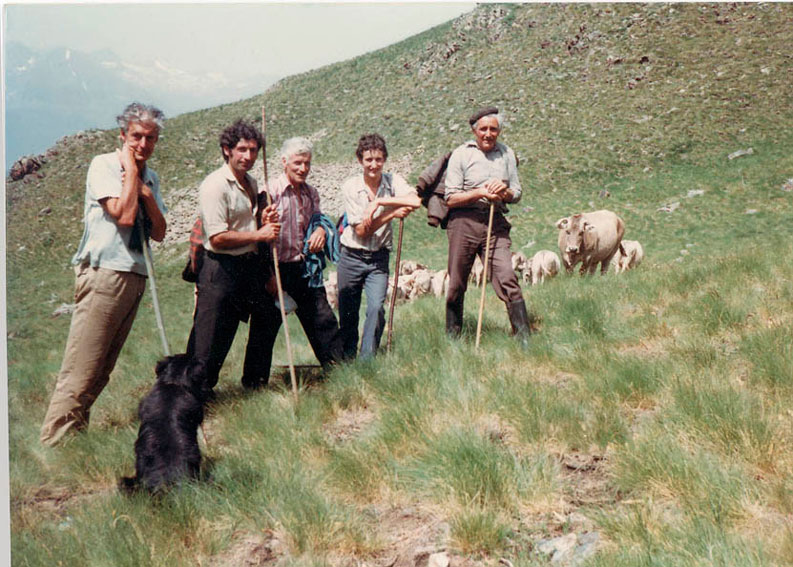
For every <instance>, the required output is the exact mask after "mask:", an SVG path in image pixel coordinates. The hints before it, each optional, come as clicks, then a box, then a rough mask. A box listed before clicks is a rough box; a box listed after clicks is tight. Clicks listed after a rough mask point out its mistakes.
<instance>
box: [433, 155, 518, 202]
mask: <svg viewBox="0 0 793 567" xmlns="http://www.w3.org/2000/svg"><path fill="white" fill-rule="evenodd" d="M489 179H502V180H504V181H508V183H509V188H510V190H511V191H513V193H514V195H515V196H514V198H513V199H512V201H510V202H511V203H517V202H518V201H520V197H521V194H522V189H521V186H520V179H518V165H517V160H516V159H515V153H514V152H513V151H512V150H511V149H510V148H509V147H507V146H505V145H504V144H502V143H501V142H496V147H495V148H493V149H492V150H491V151H489V152H487V153H484V152H483V151H482V150H480V149H479V146H477V145H476V141H474V140H471V141H469V142H466V143H465V144H463V145H461V146H459V147H458V148H457V149H456V150H454V151H453V152H452V155H451V157H449V165H448V166H447V168H446V181H445V183H446V195H445V197H446V200H447V201H448V200H449V197H450V196H451V195H454V194H455V193H463V192H465V191H470V190H471V189H474V188H476V187H481V186H482V185H484V184H485V182H486V181H488V180H489ZM471 206H472V207H473V206H479V207H482V208H487V207H488V206H489V201H487V199H484V198H482V199H480V200H478V201H477V202H476V204H471ZM500 208H503V205H502V206H501V207H500Z"/></svg>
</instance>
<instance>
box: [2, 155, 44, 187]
mask: <svg viewBox="0 0 793 567" xmlns="http://www.w3.org/2000/svg"><path fill="white" fill-rule="evenodd" d="M45 163H47V159H46V158H45V157H44V156H43V155H38V156H23V157H21V158H19V159H18V160H17V161H15V162H14V165H12V166H11V170H10V171H9V172H8V176H9V177H10V178H11V181H19V180H20V179H24V177H25V176H26V175H30V174H32V173H36V172H37V171H38V170H39V169H41V166H42V165H44V164H45ZM38 175H40V176H41V177H43V176H44V174H43V173H39V174H38Z"/></svg>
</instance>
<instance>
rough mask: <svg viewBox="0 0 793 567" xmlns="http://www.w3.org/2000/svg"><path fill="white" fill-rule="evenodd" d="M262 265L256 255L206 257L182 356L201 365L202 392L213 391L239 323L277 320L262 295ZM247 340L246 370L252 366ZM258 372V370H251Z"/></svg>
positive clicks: (277, 314) (274, 311)
mask: <svg viewBox="0 0 793 567" xmlns="http://www.w3.org/2000/svg"><path fill="white" fill-rule="evenodd" d="M262 274H263V269H262V261H261V260H260V258H259V257H258V256H257V255H253V254H245V255H243V256H231V255H229V254H216V253H213V252H207V254H206V256H205V257H204V261H203V264H202V266H201V270H200V272H199V274H198V282H197V284H196V285H197V287H198V297H197V299H196V308H195V313H194V315H193V328H192V330H191V331H190V338H189V339H188V342H187V354H188V355H190V356H192V357H193V358H195V359H196V360H197V361H198V362H200V363H201V364H202V366H203V371H204V372H205V374H206V378H205V383H206V385H207V387H209V388H213V387H214V386H215V385H216V384H217V382H218V375H219V374H220V369H221V367H222V366H223V362H224V361H225V360H226V356H227V355H228V352H229V349H231V344H232V342H233V341H234V336H235V335H236V333H237V327H238V326H239V323H240V321H247V319H248V315H249V314H250V317H251V320H256V321H260V322H261V321H265V320H272V319H277V320H278V321H279V323H280V319H281V316H280V314H279V313H278V310H277V309H276V308H275V305H273V300H272V298H271V297H270V296H269V294H267V292H266V291H265V290H264V284H265V283H266V282H265V281H264V278H263V277H262ZM252 346H254V347H255V345H252V341H251V339H250V338H249V339H248V347H247V350H246V353H245V369H244V370H243V373H247V372H248V367H249V366H253V367H255V365H256V362H257V360H258V357H257V356H252V352H251V348H252ZM249 359H250V360H249ZM256 370H258V369H256Z"/></svg>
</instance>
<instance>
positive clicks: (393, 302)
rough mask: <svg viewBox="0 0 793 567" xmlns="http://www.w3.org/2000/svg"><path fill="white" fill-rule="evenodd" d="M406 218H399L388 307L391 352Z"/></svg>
mask: <svg viewBox="0 0 793 567" xmlns="http://www.w3.org/2000/svg"><path fill="white" fill-rule="evenodd" d="M403 228H405V219H399V242H398V244H397V255H396V265H395V266H394V289H393V290H392V292H391V306H390V307H389V308H388V337H387V339H386V345H385V350H386V352H391V337H392V336H393V335H394V306H395V305H396V296H397V284H398V283H399V260H400V258H401V257H402V229H403Z"/></svg>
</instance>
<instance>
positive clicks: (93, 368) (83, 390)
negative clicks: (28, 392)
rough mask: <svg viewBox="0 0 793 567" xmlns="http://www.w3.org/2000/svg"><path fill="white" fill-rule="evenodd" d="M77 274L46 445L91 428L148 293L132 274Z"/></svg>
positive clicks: (80, 269)
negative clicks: (92, 414) (91, 418)
mask: <svg viewBox="0 0 793 567" xmlns="http://www.w3.org/2000/svg"><path fill="white" fill-rule="evenodd" d="M75 274H76V282H75V288H74V300H75V303H76V306H75V310H74V314H73V315H72V322H71V327H70V328H69V338H68V339H67V341H66V351H65V353H64V355H63V363H62V364H61V370H60V373H59V374H58V380H57V382H56V384H55V391H54V392H53V394H52V399H51V400H50V405H49V408H48V409H47V415H46V416H45V417H44V423H43V424H42V426H41V437H40V439H41V442H42V443H44V444H45V445H55V444H56V443H58V441H60V440H61V438H62V437H63V436H64V435H65V434H66V433H67V432H68V431H69V430H71V429H74V430H80V429H84V428H85V427H86V426H87V425H88V418H89V413H90V409H91V405H93V403H94V401H96V398H97V397H98V396H99V394H100V393H101V392H102V390H103V389H104V387H105V385H106V384H107V382H108V380H109V379H110V373H111V372H112V371H113V367H114V366H115V365H116V360H117V359H118V355H119V353H120V352H121V347H122V346H124V341H126V339H127V335H129V331H130V329H131V328H132V322H133V321H134V320H135V314H136V313H137V311H138V305H139V304H140V300H141V298H142V297H143V291H144V289H145V288H146V278H145V277H144V276H141V275H139V274H134V273H132V272H117V271H115V270H108V269H105V268H92V267H91V266H90V265H88V264H84V265H82V266H77V267H76V268H75Z"/></svg>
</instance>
